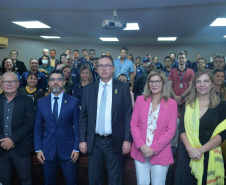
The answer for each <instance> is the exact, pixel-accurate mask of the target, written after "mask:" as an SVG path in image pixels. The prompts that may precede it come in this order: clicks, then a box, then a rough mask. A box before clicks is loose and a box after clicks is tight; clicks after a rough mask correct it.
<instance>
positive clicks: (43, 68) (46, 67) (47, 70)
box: [39, 56, 54, 79]
mask: <svg viewBox="0 0 226 185" xmlns="http://www.w3.org/2000/svg"><path fill="white" fill-rule="evenodd" d="M49 64H50V60H49V58H48V56H42V65H40V66H39V71H41V72H43V73H45V75H46V77H47V79H48V77H49V74H50V72H51V71H52V70H54V67H53V66H51V65H49Z"/></svg>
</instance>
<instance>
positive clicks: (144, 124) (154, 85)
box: [130, 70, 177, 185]
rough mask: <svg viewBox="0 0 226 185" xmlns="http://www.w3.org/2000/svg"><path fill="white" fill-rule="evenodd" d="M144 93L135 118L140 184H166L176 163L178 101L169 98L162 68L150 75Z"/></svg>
mask: <svg viewBox="0 0 226 185" xmlns="http://www.w3.org/2000/svg"><path fill="white" fill-rule="evenodd" d="M143 94H144V95H142V96H138V97H137V100H136V102H135V105H134V108H133V114H132V118H131V123H130V126H131V133H132V137H133V144H132V150H131V157H132V158H134V162H135V167H136V176H137V184H138V185H149V184H150V182H151V184H152V185H160V184H161V185H163V184H165V181H166V175H167V171H168V168H169V165H170V164H172V163H173V154H172V150H171V143H170V141H171V139H172V138H173V136H174V134H175V132H176V125H177V102H176V101H175V100H173V99H171V98H170V97H169V94H170V90H169V85H168V79H167V77H166V75H165V73H164V72H163V71H161V70H153V71H151V72H150V74H149V75H148V77H147V81H146V84H145V88H144V93H143Z"/></svg>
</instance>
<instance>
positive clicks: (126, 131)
mask: <svg viewBox="0 0 226 185" xmlns="http://www.w3.org/2000/svg"><path fill="white" fill-rule="evenodd" d="M98 89H99V81H96V82H93V83H91V84H88V85H86V86H85V87H84V89H83V95H82V107H81V108H82V109H81V114H80V119H79V139H80V142H87V151H88V152H89V153H91V151H92V146H93V141H94V136H95V129H96V114H97V101H98ZM111 114H112V118H111V122H112V139H113V148H114V151H115V152H121V151H122V144H123V141H129V142H130V141H131V132H130V119H131V114H132V101H131V96H130V90H129V85H128V84H127V83H125V82H121V81H119V80H115V79H113V83H112V113H111Z"/></svg>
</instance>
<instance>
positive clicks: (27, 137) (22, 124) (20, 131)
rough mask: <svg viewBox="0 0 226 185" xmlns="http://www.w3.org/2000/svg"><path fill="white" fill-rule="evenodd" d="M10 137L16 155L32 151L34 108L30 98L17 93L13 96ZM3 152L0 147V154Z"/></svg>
mask: <svg viewBox="0 0 226 185" xmlns="http://www.w3.org/2000/svg"><path fill="white" fill-rule="evenodd" d="M14 101H15V102H14V107H13V113H12V123H11V130H12V136H11V137H10V139H11V140H12V141H13V142H14V144H15V148H14V150H15V152H16V153H17V155H18V156H27V155H30V154H31V153H32V152H33V151H34V147H33V128H34V122H35V108H34V103H33V101H32V99H31V98H30V97H28V96H25V95H22V94H19V93H17V96H16V97H15V98H14ZM3 126H4V95H1V96H0V139H2V138H4V131H3ZM4 152H5V150H4V149H2V148H1V147H0V155H2V154H3V153H4Z"/></svg>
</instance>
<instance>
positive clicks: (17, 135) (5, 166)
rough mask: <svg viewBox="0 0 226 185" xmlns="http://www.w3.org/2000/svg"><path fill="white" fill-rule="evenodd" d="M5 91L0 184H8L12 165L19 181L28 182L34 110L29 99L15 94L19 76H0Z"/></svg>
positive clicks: (0, 101) (0, 102) (0, 108)
mask: <svg viewBox="0 0 226 185" xmlns="http://www.w3.org/2000/svg"><path fill="white" fill-rule="evenodd" d="M2 87H3V90H4V93H3V94H2V95H1V96H0V183H2V184H4V185H11V175H12V165H13V166H15V169H16V171H17V174H18V177H19V180H20V183H21V184H22V185H31V184H32V181H31V153H32V152H33V150H34V149H33V127H34V121H35V109H34V104H33V101H32V99H31V98H29V97H27V96H24V95H21V94H19V93H17V88H18V87H19V82H18V76H17V74H16V73H14V72H6V73H5V74H4V75H3V76H2Z"/></svg>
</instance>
